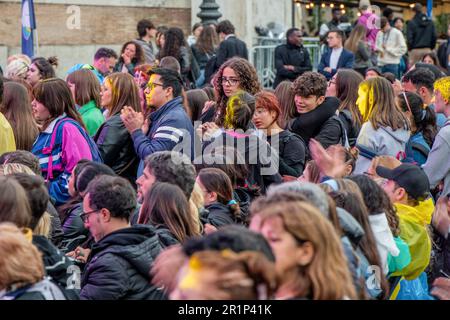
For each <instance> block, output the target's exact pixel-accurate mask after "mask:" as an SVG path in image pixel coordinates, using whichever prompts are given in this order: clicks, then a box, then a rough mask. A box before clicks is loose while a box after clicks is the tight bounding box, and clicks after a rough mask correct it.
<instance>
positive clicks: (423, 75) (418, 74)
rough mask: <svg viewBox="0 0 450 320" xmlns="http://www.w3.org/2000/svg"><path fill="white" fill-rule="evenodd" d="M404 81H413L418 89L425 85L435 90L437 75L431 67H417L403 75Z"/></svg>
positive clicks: (430, 89)
mask: <svg viewBox="0 0 450 320" xmlns="http://www.w3.org/2000/svg"><path fill="white" fill-rule="evenodd" d="M402 81H403V82H406V81H411V83H412V84H413V85H414V86H415V87H416V89H417V90H418V89H419V88H420V87H425V88H427V89H428V90H429V91H430V92H433V89H434V81H436V77H435V76H434V74H433V72H431V71H430V70H429V69H425V68H416V69H414V70H411V71H409V72H408V73H406V74H405V75H404V76H403V78H402Z"/></svg>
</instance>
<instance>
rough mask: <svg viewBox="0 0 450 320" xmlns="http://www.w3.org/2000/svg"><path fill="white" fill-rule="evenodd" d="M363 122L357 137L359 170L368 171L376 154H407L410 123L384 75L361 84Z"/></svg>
mask: <svg viewBox="0 0 450 320" xmlns="http://www.w3.org/2000/svg"><path fill="white" fill-rule="evenodd" d="M356 104H357V105H358V108H359V111H360V113H361V117H362V122H363V125H362V127H361V131H360V132H359V135H358V139H357V140H356V147H357V148H358V149H359V158H358V160H357V162H356V168H355V174H360V173H364V172H366V170H367V169H368V168H369V167H370V163H371V161H372V159H373V158H374V157H375V156H381V155H387V156H392V157H396V158H397V159H399V160H401V159H403V158H404V157H405V148H406V143H407V142H408V140H409V137H410V124H409V120H408V118H407V117H406V116H405V115H404V114H403V112H402V111H401V109H400V107H399V106H397V104H396V103H395V96H394V89H393V88H392V85H391V83H390V82H389V81H388V80H386V79H384V78H381V77H376V78H370V79H368V80H365V81H364V82H362V83H361V84H360V85H359V89H358V100H357V102H356Z"/></svg>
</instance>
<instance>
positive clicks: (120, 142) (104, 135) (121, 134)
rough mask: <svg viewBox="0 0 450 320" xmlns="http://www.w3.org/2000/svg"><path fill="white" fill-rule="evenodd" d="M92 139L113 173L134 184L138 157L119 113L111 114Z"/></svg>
mask: <svg viewBox="0 0 450 320" xmlns="http://www.w3.org/2000/svg"><path fill="white" fill-rule="evenodd" d="M94 141H95V143H97V146H98V149H99V151H100V154H101V155H102V158H103V162H104V163H105V164H106V165H108V166H109V167H111V168H112V169H113V170H114V172H115V173H117V174H118V175H120V176H121V177H124V178H125V179H128V180H129V181H130V182H131V184H132V185H135V183H136V172H137V167H138V164H139V159H138V157H137V155H136V153H135V152H134V144H133V140H132V139H131V136H130V134H129V133H128V131H127V128H125V125H124V124H123V122H122V119H120V114H116V115H114V116H112V117H111V118H109V119H108V120H107V121H106V122H105V123H103V124H102V125H101V126H100V128H99V129H98V131H97V134H96V135H95V136H94Z"/></svg>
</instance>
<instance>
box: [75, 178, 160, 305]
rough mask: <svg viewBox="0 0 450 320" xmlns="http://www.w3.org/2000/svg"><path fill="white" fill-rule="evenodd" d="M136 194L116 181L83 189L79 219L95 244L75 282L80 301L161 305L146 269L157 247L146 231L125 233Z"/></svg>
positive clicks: (148, 228) (124, 182)
mask: <svg viewBox="0 0 450 320" xmlns="http://www.w3.org/2000/svg"><path fill="white" fill-rule="evenodd" d="M135 208H136V193H135V191H134V190H133V187H132V186H131V184H130V183H129V182H128V181H127V180H125V179H123V178H121V177H111V176H106V175H104V176H100V177H98V178H96V179H95V180H93V181H92V182H91V183H89V186H88V189H87V190H86V195H85V196H84V199H83V213H82V214H81V218H82V219H83V221H84V225H85V227H86V228H88V229H89V231H90V232H91V235H92V236H93V238H94V240H95V244H94V245H93V246H92V250H91V252H90V254H89V258H88V260H87V264H86V267H85V268H84V272H83V275H82V279H81V292H80V298H81V299H85V300H121V299H130V300H131V299H132V300H147V299H153V300H154V299H162V298H163V297H164V294H163V292H162V290H161V289H159V288H156V287H155V286H153V285H151V280H152V279H151V276H150V267H151V265H152V264H153V262H154V260H155V259H156V256H157V255H158V254H159V253H160V252H161V250H162V246H161V243H160V241H159V237H158V234H157V233H156V231H155V229H154V227H152V226H144V225H138V226H132V227H130V224H129V219H130V215H131V214H132V213H133V211H134V210H135Z"/></svg>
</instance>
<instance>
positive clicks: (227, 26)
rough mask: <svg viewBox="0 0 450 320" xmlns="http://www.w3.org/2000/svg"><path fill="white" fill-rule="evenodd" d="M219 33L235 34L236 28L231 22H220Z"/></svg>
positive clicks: (217, 29)
mask: <svg viewBox="0 0 450 320" xmlns="http://www.w3.org/2000/svg"><path fill="white" fill-rule="evenodd" d="M216 31H217V33H221V32H222V33H225V34H226V35H229V34H234V32H235V31H234V26H233V24H232V23H231V22H230V20H223V21H220V22H219V24H218V25H217V27H216Z"/></svg>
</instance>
